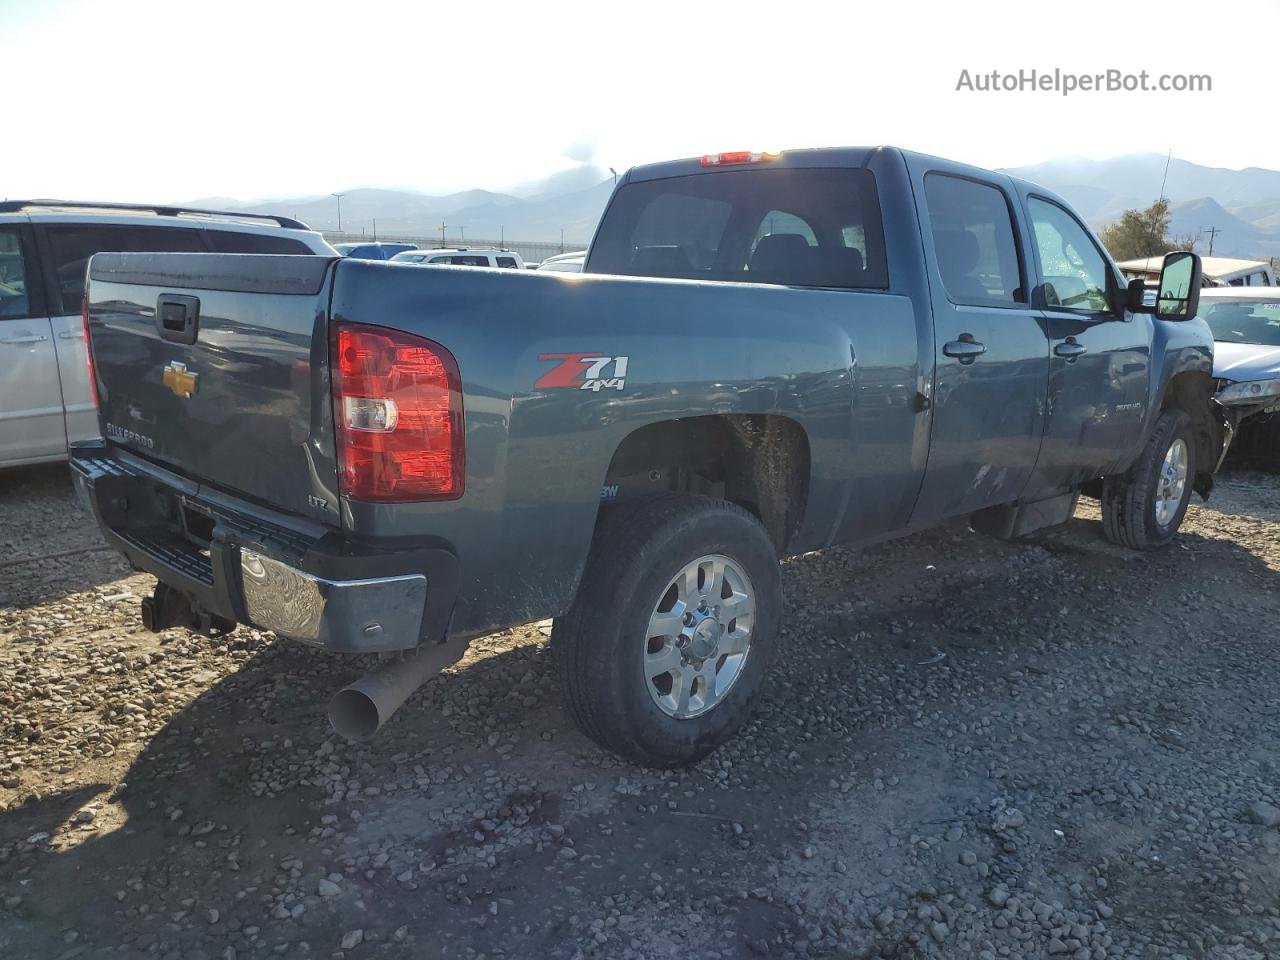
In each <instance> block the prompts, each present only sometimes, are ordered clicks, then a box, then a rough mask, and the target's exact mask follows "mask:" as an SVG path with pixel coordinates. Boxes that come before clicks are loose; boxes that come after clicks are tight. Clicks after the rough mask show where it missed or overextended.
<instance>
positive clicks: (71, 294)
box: [44, 224, 205, 315]
mask: <svg viewBox="0 0 1280 960" xmlns="http://www.w3.org/2000/svg"><path fill="white" fill-rule="evenodd" d="M44 232H45V237H46V238H47V239H48V241H49V250H50V253H51V254H52V257H53V269H54V271H55V272H56V284H57V296H58V297H59V298H60V299H61V307H60V308H59V307H58V306H57V305H56V304H55V307H54V309H55V310H56V311H57V312H58V313H59V314H61V315H66V314H71V313H79V312H80V301H81V300H82V299H83V297H84V275H85V268H86V266H87V265H88V263H89V258H90V257H92V256H93V255H94V254H95V253H204V252H205V245H204V243H203V241H202V240H201V237H200V234H201V231H200V230H199V229H198V228H197V229H189V228H178V227H170V228H166V227H133V226H126V225H115V224H81V225H78V226H66V227H64V226H58V225H48V226H46V227H45V228H44Z"/></svg>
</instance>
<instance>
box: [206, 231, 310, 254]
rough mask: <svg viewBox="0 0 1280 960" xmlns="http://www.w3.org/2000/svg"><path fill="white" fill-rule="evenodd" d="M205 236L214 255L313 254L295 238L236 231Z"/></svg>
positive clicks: (208, 233) (216, 232) (212, 233)
mask: <svg viewBox="0 0 1280 960" xmlns="http://www.w3.org/2000/svg"><path fill="white" fill-rule="evenodd" d="M204 235H205V237H206V238H207V239H208V241H209V248H210V249H211V250H213V252H214V253H288V254H304V255H305V254H309V253H311V248H310V247H308V246H307V245H306V244H305V243H303V242H302V241H301V240H298V239H296V238H294V237H279V236H273V235H272V234H269V233H239V232H237V231H235V230H206V231H205V232H204Z"/></svg>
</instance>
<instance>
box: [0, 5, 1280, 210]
mask: <svg viewBox="0 0 1280 960" xmlns="http://www.w3.org/2000/svg"><path fill="white" fill-rule="evenodd" d="M1278 36H1280V0H1236V2H1233V3H1231V4H1221V5H1211V4H1205V3H1203V2H1201V3H1192V2H1185V0H1161V2H1159V3H1149V2H1148V3H1143V4H1123V3H1119V2H1116V0H1106V2H1098V0H1057V2H1055V3H1028V2H1026V0H1022V2H1003V0H996V2H986V3H983V2H980V0H967V2H963V3H955V2H950V3H943V2H939V3H934V2H909V0H908V2H903V0H893V2H882V3H872V2H854V0H846V2H840V3H830V4H827V3H811V2H803V0H789V2H786V3H783V2H780V0H773V2H769V3H754V2H748V0H739V2H734V3H701V2H697V0H683V2H679V3H670V2H666V0H646V2H645V3H635V2H627V3H615V2H612V0H596V2H588V3H580V2H577V0H521V2H513V3H508V2H505V0H487V2H485V0H470V2H465V3H459V2H453V3H446V2H443V0H395V2H354V0H344V2H341V3H329V2H327V0H309V2H304V3H298V2H293V0H255V2H244V0H217V2H208V0H200V2H197V0H167V2H153V0H111V2H108V0H0V63H2V64H4V66H5V71H4V72H5V75H6V77H7V78H8V83H9V89H8V95H7V96H6V98H5V100H6V107H5V111H4V124H3V129H4V131H5V134H6V135H5V137H4V147H3V150H0V196H7V197H33V196H55V197H64V198H65V197H74V198H76V199H95V200H97V199H101V200H117V201H120V200H139V201H142V200H145V201H148V202H175V201H181V200H190V199H195V198H203V197H232V198H237V199H244V200H249V199H265V198H277V197H292V196H306V195H315V194H324V193H328V192H332V191H341V190H347V189H351V188H354V187H370V186H373V187H379V186H381V187H398V188H408V189H414V190H420V191H423V192H427V193H447V192H452V191H455V190H460V189H469V188H473V187H480V188H485V189H494V190H504V189H509V188H512V187H513V186H516V185H518V184H521V183H526V182H529V181H534V180H537V179H540V178H543V177H546V176H549V175H552V174H555V173H557V172H561V171H571V170H573V169H574V168H575V167H579V166H582V165H585V164H594V165H596V166H597V167H599V168H601V169H607V168H608V167H615V168H617V169H618V171H619V172H621V171H622V170H623V169H624V168H626V167H628V166H631V165H634V164H638V163H646V162H651V161H655V160H665V159H673V158H676V157H685V156H696V155H699V154H703V153H708V152H717V151H722V150H740V149H751V150H776V149H785V148H789V147H810V146H837V145H855V144H856V145H865V144H877V143H893V144H897V145H899V146H903V147H909V148H912V149H916V150H922V151H925V152H928V153H935V154H939V155H942V156H946V157H950V158H953V159H956V160H962V161H966V162H969V163H975V164H978V165H981V166H992V167H995V166H1017V165H1022V164H1027V163H1035V162H1039V161H1041V160H1045V159H1049V158H1050V157H1054V156H1064V155H1077V156H1085V157H1090V158H1093V159H1103V158H1106V157H1109V156H1115V155H1118V154H1123V153H1134V152H1148V151H1154V152H1159V153H1164V152H1165V151H1167V150H1169V149H1172V150H1173V152H1174V155H1175V156H1178V157H1181V158H1183V159H1187V160H1191V161H1193V162H1196V163H1203V164H1208V165H1211V166H1223V167H1233V168H1239V167H1245V166H1263V167H1271V168H1276V167H1280V153H1277V151H1276V145H1277V144H1280V134H1278V133H1277V132H1276V131H1277V126H1278V122H1277V116H1278V114H1280V100H1278V99H1277V98H1276V96H1275V90H1276V86H1275V74H1274V64H1275V62H1276V61H1275V49H1276V48H1275V44H1276V38H1277V37H1278ZM1033 68H1034V69H1036V70H1038V71H1040V72H1041V73H1045V72H1046V71H1047V72H1049V73H1052V71H1053V70H1054V69H1055V68H1056V69H1059V70H1062V71H1065V72H1070V73H1076V74H1092V73H1095V72H1101V71H1106V70H1108V69H1115V70H1119V71H1123V72H1131V73H1137V72H1138V71H1141V70H1147V71H1148V72H1149V73H1150V75H1151V77H1152V79H1153V81H1154V79H1155V78H1156V77H1158V76H1159V75H1161V74H1175V73H1179V74H1189V73H1195V74H1208V75H1209V76H1210V77H1211V78H1212V91H1210V92H1197V93H1175V92H1170V93H1158V92H1148V93H1136V92H1135V93H1124V92H1115V93H1109V92H1099V93H1085V92H1076V93H1074V94H1072V95H1070V96H1066V97H1064V96H1062V95H1061V94H1059V93H1054V92H1043V91H1025V92H1003V91H1002V92H994V93H991V92H987V93H983V92H979V91H974V90H957V89H956V87H957V84H958V83H959V81H960V78H961V71H962V70H968V71H969V75H970V77H971V78H974V77H977V76H978V75H980V74H989V73H990V72H991V71H992V70H998V71H1001V72H1004V73H1016V72H1017V71H1019V70H1030V69H1033ZM17 78H27V80H26V83H25V85H21V86H20V85H18V81H17Z"/></svg>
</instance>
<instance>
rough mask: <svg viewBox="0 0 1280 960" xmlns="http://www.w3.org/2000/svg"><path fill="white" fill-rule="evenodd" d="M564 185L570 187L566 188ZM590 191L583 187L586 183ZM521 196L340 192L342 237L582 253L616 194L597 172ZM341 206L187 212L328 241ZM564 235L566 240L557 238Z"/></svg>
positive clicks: (216, 204)
mask: <svg viewBox="0 0 1280 960" xmlns="http://www.w3.org/2000/svg"><path fill="white" fill-rule="evenodd" d="M566 179H567V180H568V182H567V183H566V182H565V181H566ZM584 179H585V180H586V181H587V182H588V183H589V185H587V186H583V185H582V183H583V180H584ZM539 186H545V187H548V188H549V189H542V190H539V189H536V188H535V189H534V191H533V192H531V193H529V194H527V195H525V196H517V195H515V194H514V193H498V192H494V191H491V190H464V191H462V192H460V193H450V194H445V195H442V196H433V195H431V194H426V193H417V192H414V191H409V190H387V189H376V188H358V189H357V188H353V189H349V190H345V191H343V192H342V199H341V204H342V231H343V232H345V233H347V234H354V235H356V236H359V235H361V234H363V235H365V236H368V237H373V236H375V235H376V236H378V237H381V238H384V239H390V238H393V237H410V238H421V237H426V238H434V237H439V236H440V227H441V225H442V224H443V225H444V227H445V232H446V236H448V237H449V239H450V240H459V239H465V238H467V237H470V238H472V239H477V240H479V239H483V240H499V239H504V238H505V239H507V240H512V241H519V240H525V241H556V242H559V241H560V239H561V237H563V238H564V241H565V244H566V247H568V248H581V247H584V246H586V244H587V241H589V240H590V239H591V235H592V234H593V233H594V232H595V228H596V222H597V221H598V220H599V219H600V214H601V213H602V212H603V211H604V206H605V204H606V203H607V202H608V200H609V195H610V194H611V193H612V192H613V178H612V177H611V176H609V175H608V174H601V172H600V171H598V170H595V169H594V168H592V169H590V170H589V171H588V176H586V177H581V176H580V177H575V178H552V181H551V182H547V183H544V184H541V185H539ZM338 203H339V201H338V198H337V197H334V196H331V195H330V196H312V197H292V198H285V199H280V200H262V201H252V202H244V201H239V200H232V199H228V198H226V197H205V198H202V199H200V200H195V201H192V202H191V204H190V206H198V207H207V208H213V209H218V210H228V211H244V212H246V213H272V214H279V215H283V216H287V217H293V218H295V219H297V220H301V221H302V222H303V223H306V224H309V225H310V226H311V227H312V228H314V229H316V230H321V231H324V232H326V233H329V232H336V231H337V230H338ZM562 231H563V232H562Z"/></svg>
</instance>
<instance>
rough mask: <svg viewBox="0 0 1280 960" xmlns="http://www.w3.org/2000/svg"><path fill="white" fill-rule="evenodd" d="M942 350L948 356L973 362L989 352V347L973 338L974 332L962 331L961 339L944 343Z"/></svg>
mask: <svg viewBox="0 0 1280 960" xmlns="http://www.w3.org/2000/svg"><path fill="white" fill-rule="evenodd" d="M942 352H943V353H944V354H946V355H947V356H948V357H955V358H956V359H957V360H959V361H960V362H961V363H973V361H975V360H977V359H978V358H979V357H980V356H982V355H983V354H984V353H986V352H987V348H986V346H985V345H984V344H981V343H979V342H978V341H977V340H975V339H973V334H971V333H962V334H960V337H959V339H957V340H952V341H950V342H949V343H946V344H944V345H943V347H942Z"/></svg>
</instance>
